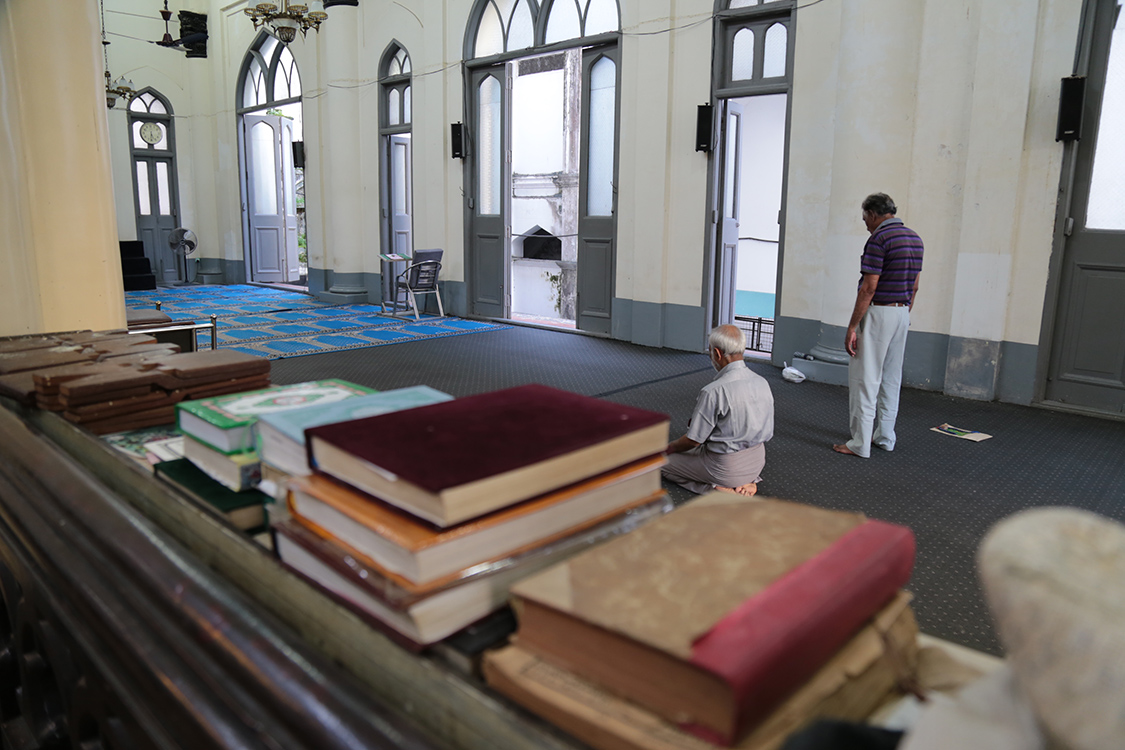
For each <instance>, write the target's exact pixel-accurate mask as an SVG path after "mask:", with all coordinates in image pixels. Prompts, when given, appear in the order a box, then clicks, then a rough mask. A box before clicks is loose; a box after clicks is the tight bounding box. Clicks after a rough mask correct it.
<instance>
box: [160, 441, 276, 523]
mask: <svg viewBox="0 0 1125 750" xmlns="http://www.w3.org/2000/svg"><path fill="white" fill-rule="evenodd" d="M154 468H155V470H156V476H158V477H159V478H160V479H162V480H164V481H165V482H167V483H168V484H170V485H172V486H174V487H177V488H179V489H180V490H182V491H183V492H185V493H186V494H188V495H190V496H192V497H194V498H195V499H197V500H199V501H201V502H203V503H206V504H207V505H210V506H211V507H212V508H214V509H215V510H216V511H218V512H219V513H220V514H222V515H223V516H225V517H226V519H227V520H228V521H230V522H231V524H233V525H234V526H236V527H237V528H239V529H242V530H243V531H248V530H251V529H256V528H259V527H261V526H263V525H265V522H266V511H265V507H264V506H265V503H267V502H270V498H269V496H268V495H265V494H263V493H261V492H258V491H257V490H247V491H245V492H233V491H231V490H229V489H227V488H226V487H224V486H223V485H222V484H220V483H219V482H216V481H215V480H214V479H212V478H211V477H209V476H207V475H206V474H205V473H203V471H201V470H200V469H198V468H197V467H196V466H195V465H194V464H192V462H191V461H189V460H187V459H186V458H178V459H176V460H175V461H162V462H160V463H158V464H156V465H155V467H154Z"/></svg>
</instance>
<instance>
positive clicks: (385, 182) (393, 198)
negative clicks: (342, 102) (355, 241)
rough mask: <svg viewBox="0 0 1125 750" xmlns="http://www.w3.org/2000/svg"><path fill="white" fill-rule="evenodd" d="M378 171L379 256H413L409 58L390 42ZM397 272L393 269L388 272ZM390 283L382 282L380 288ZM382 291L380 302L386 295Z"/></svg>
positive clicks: (382, 70)
mask: <svg viewBox="0 0 1125 750" xmlns="http://www.w3.org/2000/svg"><path fill="white" fill-rule="evenodd" d="M379 80H380V82H381V84H382V89H381V93H382V98H381V100H380V103H379V139H380V147H379V168H380V178H381V179H380V185H381V192H380V202H381V208H382V211H381V212H380V213H381V218H382V223H381V226H382V246H383V253H384V254H386V253H397V254H399V255H405V256H407V257H412V256H413V255H414V219H413V214H414V198H413V175H412V172H413V161H414V159H413V143H412V140H411V123H412V121H413V106H412V100H413V96H412V94H411V92H412V87H411V65H410V55H409V54H407V52H406V49H405V48H404V47H403V46H402V45H401V44H399V43H398V42H397V41H392V42H391V43H390V44H389V45H388V46H387V49H386V51H385V52H384V53H383V58H382V60H381V61H380V64H379ZM388 270H397V269H388ZM390 281H391V280H390V279H384V286H386V285H387V284H388V283H389V282H390ZM390 293H391V291H390V288H389V287H387V288H386V289H385V290H384V295H383V298H384V299H388V298H389V296H390Z"/></svg>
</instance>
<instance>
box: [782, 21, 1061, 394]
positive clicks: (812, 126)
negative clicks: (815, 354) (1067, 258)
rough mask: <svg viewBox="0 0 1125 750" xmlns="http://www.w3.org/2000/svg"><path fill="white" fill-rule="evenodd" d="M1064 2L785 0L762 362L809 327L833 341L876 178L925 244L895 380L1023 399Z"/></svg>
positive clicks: (1046, 211)
mask: <svg viewBox="0 0 1125 750" xmlns="http://www.w3.org/2000/svg"><path fill="white" fill-rule="evenodd" d="M1080 12H1081V2H1080V0H1049V1H1047V2H1038V0H1016V1H1015V2H1011V1H1009V0H959V1H957V2H954V3H952V4H951V3H949V2H940V3H939V2H932V1H930V0H927V2H924V3H908V4H903V3H900V2H895V0H842V1H841V2H835V3H820V4H817V5H816V6H814V7H810V8H807V9H804V10H800V11H798V14H797V30H796V35H795V37H796V38H795V40H794V43H795V45H796V46H795V53H796V57H795V63H794V83H793V104H792V126H791V132H790V146H789V193H788V213H787V231H786V235H785V248H784V270H783V274H782V283H781V304H780V310H781V320H780V321H779V323H778V338H777V341H778V346H777V347H776V348H775V352H774V359H775V360H776V361H777V362H780V361H781V360H782V359H787V358H789V357H791V356H792V352H793V351H794V350H797V349H799V350H801V351H808V350H809V348H811V347H812V345H813V344H815V343H817V339H818V337H820V338H821V339H827V340H826V341H825V340H822V341H821V343H822V344H826V345H830V346H836V347H840V346H841V342H842V336H843V327H844V326H846V324H847V321H848V318H849V316H850V313H851V309H852V306H853V304H854V302H855V290H856V284H857V282H858V278H859V272H858V257H859V254H860V252H861V251H862V247H863V243H864V241H865V239H866V235H867V232H866V230H865V229H864V227H863V224H862V222H861V221H860V208H859V204H860V202H861V201H862V199H863V198H864V196H866V195H867V194H869V193H872V192H876V191H885V192H887V193H889V194H890V195H891V196H892V197H894V198H895V200H896V202H897V203H898V206H899V216H900V217H901V218H903V219H904V220H905V221H906V223H907V224H908V225H909V226H911V227H913V228H915V229H916V230H918V231H919V233H920V234H921V235H922V237H923V239H924V240H925V242H926V257H925V265H924V270H923V274H922V278H921V289H920V292H919V296H918V300H917V304H916V305H915V308H914V311H913V313H912V315H911V330H912V333H911V341H910V345H909V346H910V349H909V350H908V362H907V366H906V372H907V377H908V382H909V384H912V385H918V386H923V387H929V388H934V389H937V390H944V391H945V392H947V393H950V394H953V395H961V396H968V397H975V398H984V399H991V398H994V397H996V396H997V395H998V392H1004V393H1006V394H1008V395H1009V396H1010V398H1009V399H1008V400H1018V401H1030V398H1031V393H1032V389H1033V385H1034V382H1035V380H1034V379H1035V372H1034V363H1035V347H1036V346H1037V344H1038V340H1039V324H1040V319H1041V315H1042V306H1043V295H1044V290H1045V286H1046V282H1047V268H1048V260H1049V257H1050V253H1051V246H1052V231H1053V220H1054V207H1055V201H1056V200H1057V192H1058V186H1059V176H1060V166H1061V159H1062V146H1061V144H1057V143H1055V142H1054V126H1055V118H1056V114H1057V109H1056V107H1057V92H1058V86H1059V79H1060V78H1061V77H1063V76H1066V75H1069V74H1070V73H1071V70H1072V65H1073V59H1074V51H1075V47H1076V44H1077V33H1078V20H1079V15H1080ZM826 124H828V126H829V127H828V128H826ZM826 130H829V131H830V132H831V133H832V136H831V137H829V138H826V137H825V132H826ZM837 338H838V339H839V341H837V340H836V339H837ZM911 358H913V360H914V361H913V362H911V361H910V360H911Z"/></svg>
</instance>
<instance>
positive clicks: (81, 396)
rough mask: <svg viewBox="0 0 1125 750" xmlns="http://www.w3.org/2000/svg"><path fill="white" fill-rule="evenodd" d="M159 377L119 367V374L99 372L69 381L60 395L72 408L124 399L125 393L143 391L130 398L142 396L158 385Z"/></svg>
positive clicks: (151, 373)
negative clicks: (113, 399) (136, 390)
mask: <svg viewBox="0 0 1125 750" xmlns="http://www.w3.org/2000/svg"><path fill="white" fill-rule="evenodd" d="M156 380H157V375H156V373H155V372H154V371H152V370H149V371H147V372H145V371H141V370H137V369H135V368H132V367H118V368H117V372H98V373H95V374H93V375H87V376H86V377H82V378H77V379H75V380H68V381H66V382H64V383H63V384H62V386H61V387H60V388H59V395H61V396H62V399H63V401H64V402H65V403H67V404H70V405H71V406H80V405H82V404H90V403H93V402H95V401H108V400H109V399H112V398H124V397H125V394H124V393H123V392H124V391H133V390H134V389H138V388H140V389H142V390H141V391H139V392H137V393H129V394H128V395H130V396H136V395H140V393H144V392H146V391H151V390H152V389H153V388H154V387H155V385H156Z"/></svg>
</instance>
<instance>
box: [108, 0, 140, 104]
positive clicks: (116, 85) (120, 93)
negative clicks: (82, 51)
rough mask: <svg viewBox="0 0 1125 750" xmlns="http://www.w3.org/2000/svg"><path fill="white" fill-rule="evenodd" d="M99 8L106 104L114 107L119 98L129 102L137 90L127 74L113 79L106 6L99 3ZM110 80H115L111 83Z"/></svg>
mask: <svg viewBox="0 0 1125 750" xmlns="http://www.w3.org/2000/svg"><path fill="white" fill-rule="evenodd" d="M98 8H99V10H100V11H101V16H102V60H103V61H104V62H105V106H107V107H109V108H110V109H113V106H114V105H115V104H117V100H118V98H121V99H124V100H125V103H126V104H128V103H129V100H130V99H132V98H133V95H134V94H136V93H137V90H136V89H135V88H133V82H132V81H127V80H125V76H119V77H118V79H117V80H116V81H113V75H112V74H111V73H110V72H109V40H108V39H106V38H105V6H104V4H103V3H100V2H99V3H98ZM110 81H113V82H112V83H110Z"/></svg>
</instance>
